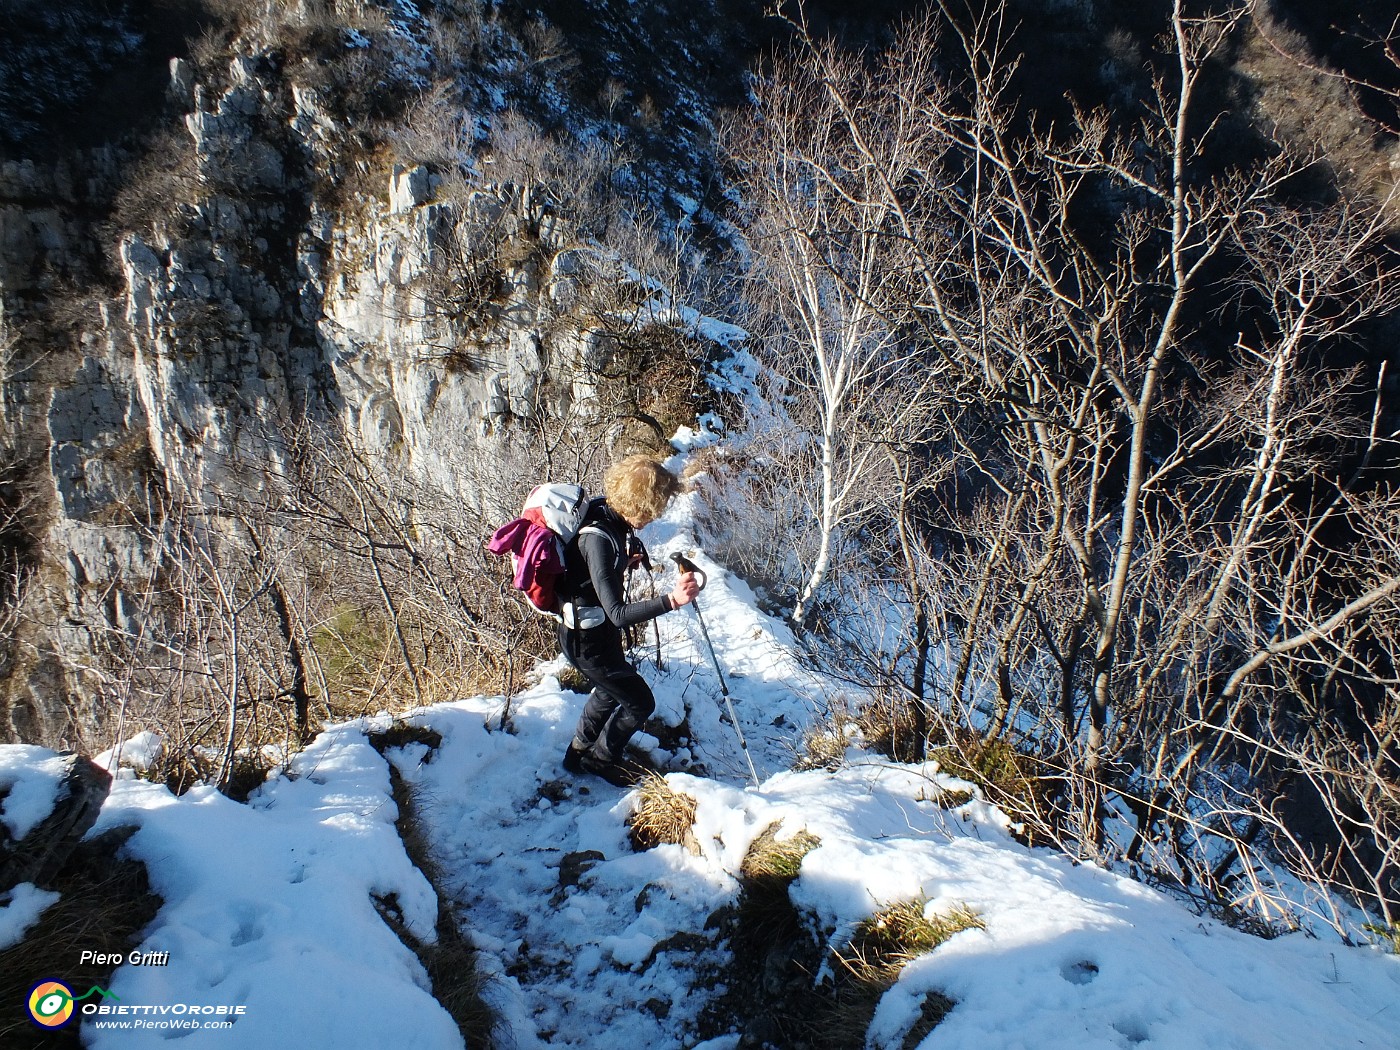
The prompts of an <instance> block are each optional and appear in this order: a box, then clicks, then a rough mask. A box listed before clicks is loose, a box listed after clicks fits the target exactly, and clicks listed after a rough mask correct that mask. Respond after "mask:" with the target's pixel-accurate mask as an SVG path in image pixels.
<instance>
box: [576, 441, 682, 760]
mask: <svg viewBox="0 0 1400 1050" xmlns="http://www.w3.org/2000/svg"><path fill="white" fill-rule="evenodd" d="M680 489H681V485H680V480H679V479H678V478H677V477H676V476H675V475H674V474H672V473H671V472H670V471H669V470H667V469H666V468H665V467H663V466H662V465H661V464H660V463H658V462H656V460H654V459H652V458H651V457H650V456H645V455H634V456H628V457H626V458H625V459H623V460H620V461H619V462H617V463H615V464H613V465H612V466H611V467H609V468H608V471H607V473H606V474H605V475H604V476H603V493H604V495H603V496H602V497H600V498H595V499H593V500H591V501H590V502H589V506H588V510H587V513H586V514H585V515H584V519H583V524H582V526H581V527H580V528H579V532H578V535H577V536H575V537H574V538H573V540H572V541H571V542H570V543H569V545H568V547H567V548H566V549H565V555H564V576H563V578H562V579H561V581H560V588H559V589H560V596H561V598H562V599H563V605H562V616H563V623H562V624H561V626H560V628H559V648H560V650H561V651H562V652H563V654H564V658H565V659H566V660H568V661H569V663H570V664H572V665H573V666H574V667H576V668H578V670H579V671H580V672H581V673H582V674H583V676H584V677H585V678H587V679H588V681H589V683H590V684H591V685H592V686H593V691H592V692H591V693H589V695H588V702H587V703H586V704H585V705H584V708H583V714H582V716H580V718H579V720H578V727H577V728H576V729H575V730H574V738H573V740H571V741H570V742H569V747H568V750H567V751H566V752H565V753H564V768H565V769H566V770H568V771H569V772H570V773H580V772H586V773H593V774H596V775H597V776H600V777H602V778H603V779H604V780H606V781H608V782H609V783H611V784H616V785H618V786H620V787H626V786H629V785H631V784H635V783H636V782H637V781H638V780H639V779H640V778H641V777H642V775H643V773H644V772H645V770H644V769H643V767H641V766H639V765H638V764H636V763H635V762H630V761H628V760H627V758H626V750H625V749H626V747H627V741H629V740H630V739H631V738H632V734H633V733H635V732H636V731H637V729H638V728H639V727H640V726H641V725H642V724H643V723H645V722H646V720H647V719H648V718H649V717H650V716H651V713H652V712H653V711H654V710H655V709H656V700H655V698H654V697H653V696H652V693H651V688H650V687H649V686H648V685H647V684H646V681H645V680H644V679H643V678H642V676H641V675H640V674H638V673H637V671H636V669H635V668H633V667H632V665H631V664H629V663H628V662H627V656H626V654H625V653H624V652H623V644H622V631H623V628H625V627H630V626H632V625H633V624H638V623H644V622H646V621H647V620H650V619H652V618H654V617H657V616H660V615H662V614H663V613H668V612H670V611H672V610H673V609H678V608H680V607H681V606H682V605H686V604H688V603H689V602H691V601H693V600H694V598H695V596H696V594H698V593H699V591H700V586H699V583H698V582H697V581H696V579H695V575H694V574H693V573H689V572H683V573H682V574H681V576H680V580H679V581H678V582H677V583H676V586H675V589H674V590H672V591H671V593H670V594H663V595H661V596H659V597H656V598H646V599H643V600H642V601H636V602H627V601H625V599H624V596H623V573H624V571H625V570H626V569H627V568H628V567H629V566H635V565H637V564H641V563H644V562H645V561H646V550H645V548H643V547H642V546H641V543H640V541H638V540H637V539H636V537H635V536H634V535H633V533H634V530H636V529H640V528H643V527H644V526H646V525H648V524H650V523H651V522H652V521H654V520H655V519H656V518H657V517H658V516H659V515H660V514H661V513H662V511H664V510H665V509H666V504H668V503H669V502H670V501H671V498H672V497H673V496H675V495H676V494H677V493H678V492H680ZM646 564H647V565H648V567H650V565H649V563H646Z"/></svg>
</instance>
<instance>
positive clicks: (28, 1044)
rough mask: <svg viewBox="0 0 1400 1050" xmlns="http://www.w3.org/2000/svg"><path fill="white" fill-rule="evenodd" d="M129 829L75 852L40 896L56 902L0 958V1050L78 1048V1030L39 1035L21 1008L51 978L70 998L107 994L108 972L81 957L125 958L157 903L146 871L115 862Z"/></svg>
mask: <svg viewBox="0 0 1400 1050" xmlns="http://www.w3.org/2000/svg"><path fill="white" fill-rule="evenodd" d="M135 830H136V829H135V828H131V827H126V828H114V829H112V830H111V831H108V832H104V833H103V834H101V835H99V836H97V837H96V838H92V839H88V840H86V841H84V842H82V843H80V844H79V846H78V848H77V849H76V850H75V851H74V852H73V855H72V856H71V857H69V858H68V860H67V862H66V863H65V864H64V866H63V868H62V870H61V871H60V872H59V873H58V875H57V876H56V877H55V878H54V880H53V883H52V885H50V886H47V887H45V888H47V889H53V890H57V891H58V892H59V893H60V894H61V896H60V898H59V899H58V900H57V901H55V902H54V903H53V904H52V905H50V906H49V908H48V909H47V910H46V911H45V912H44V914H43V916H42V917H41V918H40V919H39V921H38V922H37V923H36V924H35V925H34V926H32V927H30V929H29V931H28V934H27V936H25V938H24V939H23V940H22V941H20V942H19V943H18V944H14V945H11V946H10V947H9V948H6V949H4V950H3V951H0V1003H4V1004H5V1010H4V1012H3V1013H0V1046H3V1047H6V1050H29V1048H32V1050H41V1048H42V1050H53V1048H56V1047H69V1046H71V1047H74V1048H75V1050H76V1048H77V1047H79V1046H81V1045H82V1043H81V1041H80V1039H79V1030H80V1024H81V1022H79V1023H75V1024H70V1025H68V1026H67V1027H66V1028H63V1029H61V1030H59V1031H56V1032H51V1031H46V1030H43V1029H40V1028H39V1027H38V1026H37V1025H35V1024H33V1023H32V1022H31V1021H30V1020H29V1019H28V1015H27V1012H26V1011H25V1009H24V1007H23V1006H22V1005H21V1004H23V1003H24V1002H25V999H26V997H27V996H28V994H29V989H30V988H31V987H32V986H33V985H34V984H35V983H36V982H38V981H41V980H43V979H44V978H49V977H52V978H56V979H58V980H61V981H64V982H65V983H67V984H68V985H69V986H70V987H72V988H74V989H75V992H76V993H77V994H81V992H83V991H86V990H87V989H88V988H90V987H91V986H93V985H100V986H102V987H103V988H106V987H108V986H109V985H110V984H111V981H112V972H113V971H114V970H115V969H116V967H114V966H105V965H104V966H92V965H87V966H79V965H78V959H79V958H80V956H81V954H82V952H83V951H84V950H92V949H96V948H101V949H102V950H103V952H104V953H106V952H110V953H116V952H121V953H125V952H126V951H129V950H130V949H132V948H134V947H136V946H137V945H138V944H139V943H140V940H141V938H140V931H141V929H142V928H143V927H144V926H145V925H146V924H147V923H149V922H150V921H151V920H152V919H153V918H155V915H156V912H157V910H158V909H159V907H160V898H159V897H157V896H155V895H154V894H152V893H151V890H150V883H149V881H148V880H147V877H146V866H145V865H144V864H142V863H141V862H140V861H135V860H127V859H122V858H119V857H118V853H119V852H120V850H121V847H122V845H123V844H124V843H125V842H126V840H127V839H128V838H130V837H131V835H132V833H133V832H134V831H135Z"/></svg>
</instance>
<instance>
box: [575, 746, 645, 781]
mask: <svg viewBox="0 0 1400 1050" xmlns="http://www.w3.org/2000/svg"><path fill="white" fill-rule="evenodd" d="M580 760H581V764H582V766H583V769H584V772H586V773H592V774H593V775H594V776H595V777H602V778H603V779H604V780H606V781H607V782H608V783H609V784H612V785H613V786H615V787H624V788H626V787H633V786H634V785H635V784H636V783H637V782H638V781H639V780H641V779H642V778H643V777H645V776H646V775H647V770H646V768H645V767H643V766H640V765H638V764H637V763H636V762H631V761H629V760H627V759H625V758H624V759H622V760H620V761H615V760H610V759H606V758H603V757H601V756H600V755H598V754H597V753H595V752H593V751H585V752H584V753H583V754H582V755H581V756H580Z"/></svg>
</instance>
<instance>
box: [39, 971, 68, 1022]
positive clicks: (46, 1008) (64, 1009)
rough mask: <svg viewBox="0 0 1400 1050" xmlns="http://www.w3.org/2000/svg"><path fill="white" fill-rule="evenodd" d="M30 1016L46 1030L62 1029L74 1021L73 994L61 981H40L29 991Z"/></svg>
mask: <svg viewBox="0 0 1400 1050" xmlns="http://www.w3.org/2000/svg"><path fill="white" fill-rule="evenodd" d="M29 1016H30V1017H31V1018H33V1020H34V1023H35V1024H38V1025H43V1026H44V1027H45V1028H62V1027H63V1026H64V1025H66V1024H67V1023H68V1022H69V1021H71V1020H72V1019H73V993H72V992H71V991H70V990H69V988H68V986H67V985H65V984H63V983H62V982H61V981H40V982H39V983H38V984H36V985H35V986H34V987H33V988H31V989H30V990H29Z"/></svg>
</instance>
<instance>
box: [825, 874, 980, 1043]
mask: <svg viewBox="0 0 1400 1050" xmlns="http://www.w3.org/2000/svg"><path fill="white" fill-rule="evenodd" d="M927 904H928V901H927V899H926V898H923V897H918V898H915V899H914V900H909V901H899V902H896V903H894V904H889V905H886V906H885V907H884V908H881V909H880V910H879V911H878V912H876V913H875V914H874V915H872V916H871V917H870V918H868V919H866V920H865V921H864V922H862V923H861V924H860V925H859V926H857V927H856V931H855V934H854V936H852V937H851V940H850V942H849V943H848V944H847V947H846V950H845V951H844V952H841V951H833V952H832V954H833V955H834V956H835V958H836V961H837V963H838V964H839V968H838V970H837V974H836V980H835V981H834V982H833V987H832V989H831V998H830V1000H829V1005H828V1007H827V1008H826V1009H825V1010H824V1011H822V1018H821V1023H820V1024H819V1025H818V1026H817V1031H818V1034H819V1045H821V1046H825V1047H832V1048H836V1047H858V1046H863V1045H864V1042H865V1032H866V1029H867V1028H868V1027H869V1026H870V1019H871V1018H872V1017H873V1016H874V1014H875V1008H876V1006H877V1005H878V1004H879V1002H880V998H881V997H882V996H883V995H884V994H885V993H886V992H887V991H889V990H890V988H891V987H893V985H894V983H895V981H896V980H898V979H899V973H900V971H901V970H902V969H903V968H904V966H905V964H906V963H908V962H909V960H911V959H914V958H916V957H918V956H920V955H925V954H927V953H928V952H931V951H933V950H934V949H935V948H937V947H938V946H939V945H940V944H942V943H943V942H944V941H946V940H947V939H948V938H949V937H951V936H953V934H955V933H958V932H959V931H961V930H972V929H982V928H983V923H982V920H981V919H980V918H979V917H978V915H977V913H976V912H974V911H972V910H971V909H970V908H967V907H963V906H960V907H957V908H954V909H952V910H951V911H949V912H948V913H947V914H945V915H934V916H932V917H928V916H926V915H925V914H924V913H925V910H926V907H927ZM953 1006H954V1003H953V1001H952V1000H951V999H949V998H947V997H946V996H944V995H941V994H939V993H938V992H931V993H930V994H929V995H928V996H927V997H926V998H925V1000H924V1004H923V1008H922V1010H921V1012H920V1017H919V1019H918V1020H917V1021H916V1022H915V1023H914V1025H913V1027H912V1028H911V1029H910V1031H909V1033H908V1034H907V1035H906V1037H905V1039H904V1042H903V1045H904V1046H905V1047H912V1046H917V1045H918V1043H919V1042H921V1041H922V1039H923V1037H924V1036H926V1035H927V1034H928V1033H929V1032H931V1031H932V1030H933V1029H934V1028H935V1027H936V1026H937V1025H938V1023H939V1022H940V1021H942V1020H943V1018H944V1017H946V1016H947V1015H948V1011H949V1010H951V1009H952V1008H953Z"/></svg>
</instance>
